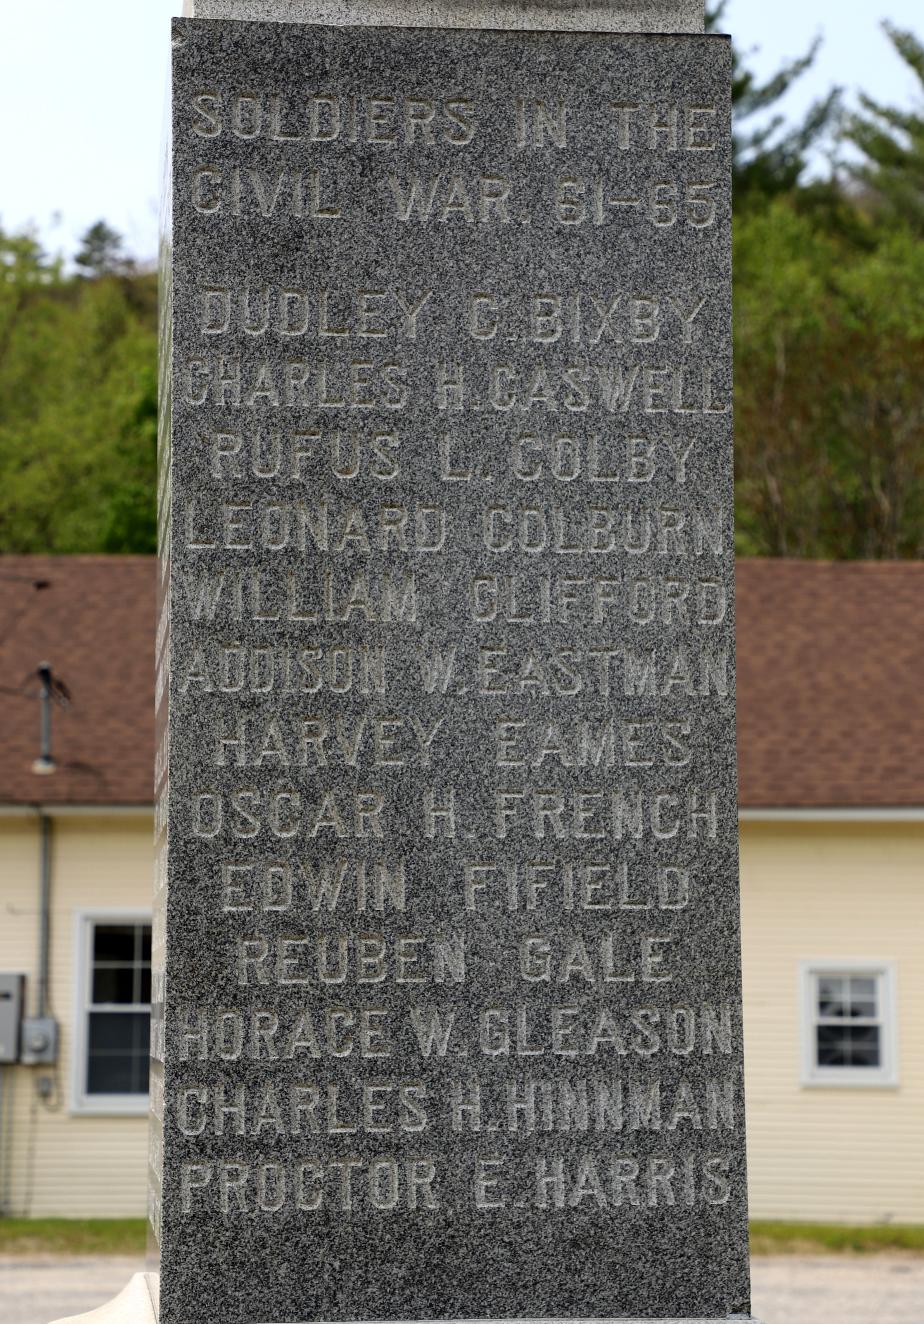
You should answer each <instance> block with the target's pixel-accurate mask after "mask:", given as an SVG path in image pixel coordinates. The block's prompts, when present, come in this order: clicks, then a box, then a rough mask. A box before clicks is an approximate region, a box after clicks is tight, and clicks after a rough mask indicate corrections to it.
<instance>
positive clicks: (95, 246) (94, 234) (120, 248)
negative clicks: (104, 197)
mask: <svg viewBox="0 0 924 1324" xmlns="http://www.w3.org/2000/svg"><path fill="white" fill-rule="evenodd" d="M74 262H75V263H76V265H77V266H78V267H79V268H80V270H81V273H82V274H84V275H87V276H107V275H119V274H123V273H125V272H127V271H130V270H131V269H132V265H133V264H132V262H131V259H130V258H128V257H127V256H126V254H125V251H124V240H123V239H122V236H121V235H120V234H119V232H118V230H113V229H112V227H111V226H109V225H107V224H106V222H105V221H97V222H96V223H95V224H94V225H91V226H90V228H89V230H87V232H86V234H84V235H83V236H82V237H81V240H80V249H79V250H78V252H77V255H76V257H75V258H74Z"/></svg>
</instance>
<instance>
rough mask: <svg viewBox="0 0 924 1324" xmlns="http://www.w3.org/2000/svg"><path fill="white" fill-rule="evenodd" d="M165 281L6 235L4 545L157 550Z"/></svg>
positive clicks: (0, 466) (2, 259)
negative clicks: (118, 272)
mask: <svg viewBox="0 0 924 1324" xmlns="http://www.w3.org/2000/svg"><path fill="white" fill-rule="evenodd" d="M156 297H157V296H156V285H155V281H154V278H153V277H152V276H138V277H133V278H131V279H128V278H122V277H117V276H114V275H101V276H98V277H96V278H94V279H90V280H83V279H79V278H65V277H64V276H62V274H61V269H60V264H58V263H55V262H49V261H48V260H47V259H46V258H45V256H44V254H43V253H42V252H41V249H40V248H39V246H38V244H37V243H36V242H35V240H34V238H32V237H31V236H29V235H13V236H10V235H2V234H0V472H2V474H3V483H2V484H0V549H2V550H3V551H6V552H92V551H114V552H148V551H153V550H154V548H155V542H156V536H155V522H154V489H155V455H156V426H157V397H156V353H157V350H156V345H157V340H156V330H155V316H156Z"/></svg>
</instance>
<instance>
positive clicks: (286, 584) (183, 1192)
mask: <svg viewBox="0 0 924 1324" xmlns="http://www.w3.org/2000/svg"><path fill="white" fill-rule="evenodd" d="M173 31H174V39H173V44H174V93H173V177H172V178H173V183H172V187H173V258H172V264H173V312H172V367H171V371H170V382H171V391H172V404H171V406H170V409H171V413H172V447H168V445H167V444H166V443H165V446H164V456H165V470H164V500H163V511H164V517H165V521H167V520H168V518H169V523H168V525H167V533H166V536H165V553H167V556H166V558H165V567H166V572H165V573H166V574H167V576H168V579H169V594H168V605H169V630H170V643H169V659H168V660H169V677H168V679H166V680H165V684H166V693H168V694H169V703H170V719H169V754H166V753H165V755H164V757H163V763H164V767H165V769H166V768H169V788H167V787H166V786H165V790H164V796H163V809H164V813H163V824H164V826H163V831H164V833H165V836H164V842H165V856H164V858H165V862H166V863H167V865H168V866H169V867H168V868H167V869H166V871H165V872H166V873H167V874H168V875H169V888H167V887H165V888H164V890H163V893H162V900H163V914H162V917H161V923H160V926H159V933H160V934H161V935H162V936H163V937H164V938H165V942H166V956H167V964H166V979H165V983H162V984H160V985H159V987H160V988H161V991H162V993H163V997H164V1017H163V1022H162V1026H161V1027H160V1029H159V1030H158V1032H157V1035H156V1038H155V1043H156V1044H157V1048H156V1053H157V1055H158V1057H160V1058H161V1060H162V1062H163V1071H162V1073H161V1071H160V1070H159V1069H158V1070H157V1071H155V1076H154V1079H155V1091H156V1095H157V1098H158V1099H159V1103H158V1105H157V1108H156V1111H157V1112H158V1113H159V1114H162V1137H161V1134H160V1131H159V1130H158V1131H157V1132H156V1133H155V1146H154V1148H155V1154H154V1159H153V1166H154V1168H155V1170H156V1172H157V1173H159V1174H161V1184H159V1185H158V1187H157V1188H155V1195H154V1198H153V1201H152V1204H153V1211H152V1216H153V1221H154V1224H155V1228H156V1231H157V1234H158V1238H159V1241H160V1245H161V1255H162V1282H161V1309H162V1312H163V1318H164V1320H165V1321H167V1324H173V1322H174V1321H180V1320H187V1319H193V1318H195V1319H196V1320H197V1321H206V1322H207V1321H213V1320H215V1321H218V1320H221V1321H227V1320H243V1319H268V1320H309V1319H318V1318H320V1319H330V1320H334V1319H369V1318H380V1319H385V1318H406V1319H413V1318H420V1317H425V1318H427V1317H429V1318H439V1317H445V1318H454V1317H455V1318H458V1317H471V1318H509V1317H517V1316H527V1317H541V1316H577V1317H614V1316H632V1315H645V1316H665V1317H668V1316H675V1317H676V1316H684V1315H695V1316H700V1317H702V1316H717V1317H725V1316H726V1315H728V1314H732V1313H741V1314H746V1313H747V1310H748V1275H747V1258H746V1193H745V1168H744V1112H743V1100H742V1059H741V1023H740V987H739V955H738V952H739V936H738V902H737V813H736V788H735V747H734V609H733V592H734V584H733V531H732V461H731V367H730V264H729V227H730V198H729V174H730V145H729V104H728V86H729V46H728V43H727V41H725V40H724V39H720V38H709V37H688V36H665V37H632V36H621V35H620V36H613V35H593V34H573V33H567V34H562V33H554V34H553V33H528V32H518V33H501V32H469V31H433V30H424V29H418V30H398V29H388V28H365V29H349V28H337V29H333V28H332V29H324V28H319V27H307V26H298V27H295V26H293V27H289V26H286V25H280V24H264V25H259V24H245V23H231V22H203V21H196V20H193V21H185V20H183V21H177V22H176V23H175V25H174V29H173ZM171 450H172V461H170V462H169V463H167V462H166V460H167V457H168V456H169V454H170V451H171ZM165 618H166V608H165ZM166 658H167V655H166V654H165V659H166ZM166 747H167V746H166V738H165V748H166ZM161 1033H162V1038H161ZM161 1138H162V1147H161Z"/></svg>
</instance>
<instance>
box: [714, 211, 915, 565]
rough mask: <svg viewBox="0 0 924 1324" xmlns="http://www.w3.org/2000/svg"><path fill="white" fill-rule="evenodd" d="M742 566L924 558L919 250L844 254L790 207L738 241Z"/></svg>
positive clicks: (739, 230)
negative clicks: (769, 559)
mask: <svg viewBox="0 0 924 1324" xmlns="http://www.w3.org/2000/svg"><path fill="white" fill-rule="evenodd" d="M735 265H736V276H737V284H736V294H735V312H736V323H735V354H736V407H737V418H736V459H737V488H736V509H737V517H738V547H739V551H741V552H743V553H747V554H759V555H769V556H814V557H819V556H820V557H833V558H835V559H838V558H858V557H859V558H880V557H921V556H924V390H922V385H921V383H922V382H924V306H922V304H921V299H920V291H921V289H924V246H922V245H921V244H920V242H918V241H917V240H915V239H914V238H913V237H912V236H911V235H909V234H908V233H907V232H897V233H893V234H890V235H888V236H887V237H886V238H885V239H884V240H883V241H882V242H881V243H880V244H878V245H877V246H876V247H875V248H873V249H872V250H871V251H862V250H858V249H856V248H854V247H851V246H849V245H848V244H847V243H846V242H845V240H844V239H843V238H842V236H840V235H838V234H834V233H831V232H830V231H829V230H827V229H826V228H825V227H824V226H822V225H821V224H820V223H819V219H818V218H817V217H814V216H810V215H805V214H800V213H799V212H798V210H797V209H796V208H794V207H793V206H792V205H791V201H790V200H788V199H778V200H777V201H776V202H774V203H773V204H772V205H771V206H770V207H768V208H766V209H764V210H763V211H761V212H752V213H749V214H748V215H746V216H744V217H742V218H739V220H738V223H737V225H736V233H735Z"/></svg>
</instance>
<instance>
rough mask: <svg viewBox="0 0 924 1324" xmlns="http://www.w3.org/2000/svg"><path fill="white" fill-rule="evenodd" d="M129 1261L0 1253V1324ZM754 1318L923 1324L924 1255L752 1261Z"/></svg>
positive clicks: (75, 1301) (87, 1291)
mask: <svg viewBox="0 0 924 1324" xmlns="http://www.w3.org/2000/svg"><path fill="white" fill-rule="evenodd" d="M143 1267H144V1266H143V1265H141V1264H140V1263H138V1262H136V1261H134V1260H130V1259H114V1258H106V1259H72V1260H41V1259H12V1258H11V1259H0V1324H49V1321H50V1320H53V1319H59V1318H60V1317H61V1316H63V1315H76V1314H79V1313H80V1312H81V1311H84V1310H92V1309H93V1308H94V1307H95V1306H99V1305H102V1304H103V1302H104V1301H108V1300H109V1299H110V1298H111V1297H113V1296H115V1295H116V1293H117V1292H119V1291H121V1289H122V1288H123V1287H124V1286H125V1284H126V1283H127V1282H128V1279H129V1277H130V1276H131V1274H133V1273H135V1272H137V1271H139V1270H140V1269H142V1268H143ZM753 1274H754V1315H755V1318H756V1319H759V1320H760V1321H761V1324H924V1259H921V1258H913V1257H911V1256H898V1255H870V1256H847V1255H792V1256H770V1257H762V1258H760V1259H756V1260H755V1261H754V1266H753Z"/></svg>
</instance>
